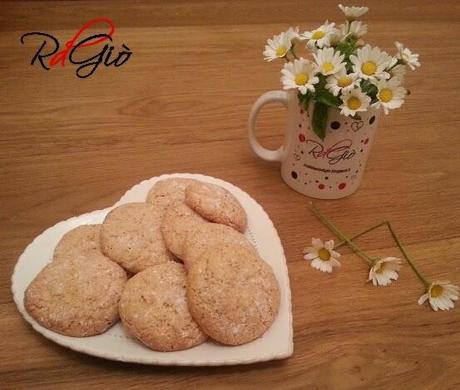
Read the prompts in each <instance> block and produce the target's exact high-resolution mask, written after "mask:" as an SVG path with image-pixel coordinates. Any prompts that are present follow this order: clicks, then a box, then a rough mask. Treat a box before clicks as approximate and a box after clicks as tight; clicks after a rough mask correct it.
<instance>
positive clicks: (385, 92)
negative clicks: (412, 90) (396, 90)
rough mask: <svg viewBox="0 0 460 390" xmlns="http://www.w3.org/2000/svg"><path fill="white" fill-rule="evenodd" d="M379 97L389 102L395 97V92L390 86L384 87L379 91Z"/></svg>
mask: <svg viewBox="0 0 460 390" xmlns="http://www.w3.org/2000/svg"><path fill="white" fill-rule="evenodd" d="M379 99H380V101H381V102H384V103H388V102H389V101H390V100H391V99H393V92H392V90H391V89H389V88H383V89H381V90H380V92H379Z"/></svg>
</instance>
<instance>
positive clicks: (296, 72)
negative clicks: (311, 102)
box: [281, 58, 319, 95]
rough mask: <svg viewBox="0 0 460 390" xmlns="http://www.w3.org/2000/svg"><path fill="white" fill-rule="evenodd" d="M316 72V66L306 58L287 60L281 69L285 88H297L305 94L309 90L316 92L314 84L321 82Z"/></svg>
mask: <svg viewBox="0 0 460 390" xmlns="http://www.w3.org/2000/svg"><path fill="white" fill-rule="evenodd" d="M316 72H317V69H316V67H315V66H314V65H313V64H312V63H311V62H310V61H308V60H306V59H304V58H299V59H298V60H294V62H287V63H286V64H284V67H283V69H282V70H281V73H282V74H283V76H281V82H282V83H283V88H284V89H293V88H297V89H298V90H299V91H300V93H302V94H303V95H305V94H306V93H307V91H311V92H314V91H315V87H314V85H315V84H316V83H318V82H319V78H318V77H316V76H315V74H316Z"/></svg>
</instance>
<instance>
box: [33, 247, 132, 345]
mask: <svg viewBox="0 0 460 390" xmlns="http://www.w3.org/2000/svg"><path fill="white" fill-rule="evenodd" d="M126 281H127V277H126V272H125V271H124V270H123V268H121V267H120V266H119V265H118V264H116V263H114V262H113V261H110V260H109V259H107V258H106V257H105V256H104V255H102V254H100V253H97V252H96V251H92V252H88V253H86V254H85V255H82V254H80V255H78V256H67V257H65V258H63V259H61V260H60V261H53V262H51V263H50V264H48V265H47V266H46V267H45V268H44V269H43V270H42V271H40V273H39V274H38V275H37V276H36V277H35V279H34V280H33V281H32V282H31V283H30V285H29V287H28V288H27V290H26V292H25V295H24V306H25V308H26V310H27V312H28V313H29V314H30V315H31V316H32V317H33V318H34V319H35V320H36V321H37V322H38V323H40V324H41V325H42V326H44V327H45V328H48V329H50V330H52V331H54V332H57V333H61V334H64V335H66V336H74V337H84V336H94V335H97V334H100V333H103V332H105V331H106V330H107V329H108V328H109V327H111V326H112V325H113V324H114V323H115V322H117V321H118V303H119V301H120V297H121V293H122V291H123V289H124V287H125V285H126Z"/></svg>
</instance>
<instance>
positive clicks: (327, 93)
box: [263, 4, 420, 139]
mask: <svg viewBox="0 0 460 390" xmlns="http://www.w3.org/2000/svg"><path fill="white" fill-rule="evenodd" d="M339 8H340V9H341V10H342V11H343V13H344V14H345V17H346V21H345V23H344V24H341V25H339V26H336V25H335V23H329V22H328V21H326V22H325V23H324V24H323V25H322V26H320V27H318V28H317V29H315V30H312V31H306V32H303V33H301V32H299V28H298V27H297V28H295V29H294V28H292V27H291V28H290V29H289V30H288V31H285V32H282V33H281V34H279V35H275V36H274V37H273V39H269V40H268V41H267V45H266V46H265V50H264V52H263V54H264V57H265V60H267V61H273V60H275V59H278V58H284V59H285V60H286V63H285V65H284V67H283V69H282V70H281V73H282V77H281V82H282V83H283V87H284V89H296V90H297V91H298V98H299V102H300V104H302V105H303V106H304V107H305V108H306V109H307V108H308V105H309V104H310V103H312V104H314V107H313V115H312V128H313V131H314V132H315V133H316V134H317V135H318V136H319V137H320V138H321V139H324V137H325V134H326V123H327V113H328V107H334V108H338V109H340V112H341V114H343V115H346V116H351V117H355V116H357V115H359V114H358V113H359V112H362V111H367V110H368V109H369V107H371V106H372V107H377V108H379V107H382V108H383V110H384V112H385V114H388V112H389V110H391V109H394V108H399V107H401V105H402V104H403V103H404V98H405V96H406V94H407V91H406V89H404V88H403V86H402V83H403V81H404V75H405V73H406V66H408V67H410V68H411V69H412V70H415V69H416V67H419V66H420V62H419V59H418V57H419V55H418V54H413V53H412V52H411V51H410V50H409V49H408V48H406V47H404V46H403V45H402V44H401V43H399V42H396V43H395V44H396V54H395V55H394V56H391V55H389V54H388V53H386V52H385V51H383V50H380V49H379V48H378V47H372V46H370V45H368V44H365V43H364V41H363V40H362V37H363V36H364V35H365V34H366V33H367V25H366V24H364V23H363V22H362V21H359V20H357V19H358V18H359V17H361V16H362V15H364V14H365V13H366V12H367V11H368V8H367V7H345V6H343V5H341V4H339ZM300 45H301V46H304V47H306V48H307V50H308V51H310V52H311V54H312V59H313V61H311V60H308V59H305V58H303V57H299V56H298V54H297V46H300Z"/></svg>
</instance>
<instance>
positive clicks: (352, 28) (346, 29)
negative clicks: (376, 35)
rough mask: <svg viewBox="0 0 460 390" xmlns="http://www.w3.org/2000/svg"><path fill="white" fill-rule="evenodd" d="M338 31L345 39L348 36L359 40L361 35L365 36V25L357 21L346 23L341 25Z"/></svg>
mask: <svg viewBox="0 0 460 390" xmlns="http://www.w3.org/2000/svg"><path fill="white" fill-rule="evenodd" d="M339 29H340V32H341V34H342V36H343V38H347V37H349V36H354V37H356V38H361V37H362V36H363V35H365V34H367V24H365V23H363V22H360V21H357V20H355V21H353V22H351V23H350V22H349V21H347V22H346V23H345V24H341V25H340V26H339Z"/></svg>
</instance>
